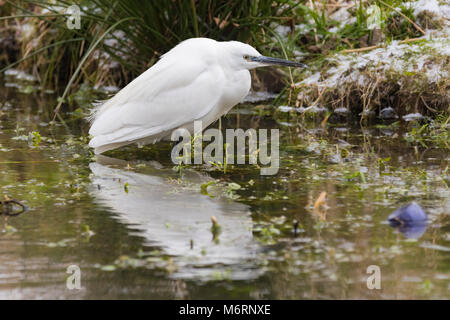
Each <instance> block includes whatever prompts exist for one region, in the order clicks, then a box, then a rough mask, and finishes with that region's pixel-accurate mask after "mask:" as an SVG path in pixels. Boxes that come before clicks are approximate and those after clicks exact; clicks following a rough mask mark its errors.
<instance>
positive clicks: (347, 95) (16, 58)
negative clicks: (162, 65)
mask: <svg viewBox="0 0 450 320" xmlns="http://www.w3.org/2000/svg"><path fill="white" fill-rule="evenodd" d="M72 4H73V2H72V1H64V0H63V1H56V2H55V1H47V0H46V1H36V0H22V1H14V2H13V1H9V0H7V1H5V2H4V3H3V4H2V5H1V6H0V10H1V14H2V18H1V19H2V20H0V21H1V23H2V28H1V29H0V36H1V41H0V45H1V46H2V48H3V49H4V50H3V52H4V54H3V55H1V56H0V63H1V68H4V69H3V71H5V68H11V67H12V68H17V69H20V70H24V71H26V72H27V73H28V74H30V75H31V76H33V77H34V78H36V79H37V80H38V81H39V83H40V87H41V89H49V88H51V89H55V90H57V91H58V92H60V95H61V100H60V101H61V103H62V102H64V104H62V106H63V107H64V108H70V109H72V110H74V109H76V108H79V107H80V106H81V107H82V108H86V109H87V108H89V103H83V101H84V102H89V101H90V99H84V100H83V99H82V98H80V97H82V96H86V95H88V96H89V95H90V94H91V93H92V88H95V89H98V90H100V91H103V92H108V93H110V92H114V91H115V90H117V88H119V87H122V86H124V85H125V84H126V83H128V82H129V81H130V80H131V79H132V78H134V77H135V76H137V75H138V74H140V73H141V72H143V71H144V70H146V69H147V68H148V67H150V66H151V65H152V64H154V63H155V62H156V61H157V60H158V58H159V56H160V55H161V54H163V53H164V52H166V51H167V50H169V49H170V48H171V47H173V46H174V45H175V44H177V43H178V42H180V41H182V40H184V39H187V38H190V37H196V36H202V37H210V38H214V39H217V40H231V39H236V40H240V41H243V42H247V43H249V44H251V45H253V46H255V47H256V48H258V50H259V51H260V52H261V53H263V54H266V55H271V56H275V57H283V58H289V59H296V60H300V61H303V62H305V63H307V64H308V66H309V67H310V68H309V70H272V69H270V70H269V69H268V70H262V71H260V72H258V73H257V74H254V79H255V81H254V87H255V90H264V89H266V90H267V89H268V90H270V91H282V92H283V93H284V94H283V96H282V99H283V100H284V103H285V104H288V105H290V106H294V107H295V108H294V110H295V111H298V112H314V111H317V110H319V111H321V110H322V111H323V110H325V111H336V112H337V113H339V112H341V113H346V112H350V113H353V114H360V115H361V117H362V118H364V117H367V116H370V115H371V114H376V115H379V116H380V115H382V113H386V112H387V111H383V110H384V109H386V108H391V109H393V110H394V114H393V115H392V116H393V117H399V116H402V115H405V114H409V113H421V114H429V115H435V114H438V113H442V112H447V113H448V112H449V110H448V106H449V102H450V97H449V94H448V91H449V90H448V86H449V81H448V72H449V70H448V65H449V52H448V49H447V48H448V46H449V43H448V40H447V38H448V14H449V12H450V10H449V8H450V6H449V5H448V1H447V2H446V1H441V2H439V1H436V0H430V1H423V0H420V1H412V2H405V1H400V0H386V1H381V0H377V1H375V0H370V1H362V0H361V1H358V0H352V1H344V0H329V1H312V0H304V1H269V0H261V1H251V2H250V1H249V2H246V1H202V0H198V1H195V0H192V1H178V2H174V1H162V2H143V1H137V0H119V1H115V2H111V1H106V0H89V1H80V2H78V5H79V7H80V9H81V25H80V26H81V28H80V29H78V30H77V29H72V30H71V29H69V28H67V25H66V21H67V14H66V13H67V8H68V7H69V6H71V5H72ZM11 74H13V73H11ZM16 74H19V73H16ZM278 101H280V100H278Z"/></svg>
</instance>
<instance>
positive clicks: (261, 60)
mask: <svg viewBox="0 0 450 320" xmlns="http://www.w3.org/2000/svg"><path fill="white" fill-rule="evenodd" d="M222 44H223V45H224V46H225V47H226V52H227V54H228V55H229V59H227V60H228V63H229V64H230V65H232V66H233V67H235V68H236V69H247V70H250V69H255V68H258V67H267V66H285V67H296V68H297V67H302V68H305V67H306V65H304V64H303V63H299V62H294V61H289V60H284V59H279V58H271V57H265V56H263V55H261V54H260V53H259V52H258V51H257V50H256V49H255V48H253V47H252V46H250V45H248V44H245V43H242V42H239V41H228V42H222Z"/></svg>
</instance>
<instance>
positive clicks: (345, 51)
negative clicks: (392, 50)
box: [341, 37, 425, 53]
mask: <svg viewBox="0 0 450 320" xmlns="http://www.w3.org/2000/svg"><path fill="white" fill-rule="evenodd" d="M422 40H425V39H424V38H422V37H420V38H411V39H405V40H401V41H399V43H400V44H404V43H410V42H416V41H422ZM383 46H384V44H378V45H375V46H370V47H364V48H357V49H345V50H342V51H341V53H352V52H364V51H370V50H373V49H377V48H381V47H383Z"/></svg>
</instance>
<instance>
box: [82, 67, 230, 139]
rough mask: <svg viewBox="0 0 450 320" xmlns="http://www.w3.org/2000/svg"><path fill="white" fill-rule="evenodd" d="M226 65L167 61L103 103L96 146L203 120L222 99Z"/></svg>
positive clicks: (93, 131) (94, 132) (95, 130)
mask: <svg viewBox="0 0 450 320" xmlns="http://www.w3.org/2000/svg"><path fill="white" fill-rule="evenodd" d="M224 81H225V77H224V75H223V72H222V70H221V68H220V67H218V66H214V65H213V66H211V65H207V64H205V63H198V62H197V63H189V62H187V63H186V62H182V61H170V59H169V60H166V61H165V60H164V59H163V60H161V61H160V62H158V63H157V64H156V65H155V66H154V67H152V68H150V69H149V70H147V71H146V72H144V73H143V74H142V75H140V76H139V77H138V78H136V79H135V80H133V81H132V82H131V83H130V84H129V85H128V86H126V87H125V88H123V89H122V90H121V91H120V92H119V93H118V94H117V95H116V96H114V97H113V98H111V99H110V100H108V101H107V102H106V103H105V104H103V105H102V106H100V107H99V109H98V112H97V115H96V116H95V120H94V122H93V124H92V127H91V129H90V131H89V133H90V134H91V135H93V136H94V139H93V140H91V146H93V147H97V146H100V145H105V144H111V143H118V142H119V143H120V142H124V141H134V140H137V139H141V138H144V137H148V136H152V135H156V134H159V133H161V132H164V131H168V130H171V129H175V128H177V127H179V126H181V125H183V124H186V123H190V122H193V121H194V120H196V119H200V118H201V117H203V116H204V115H206V114H207V113H208V112H210V111H211V110H213V109H214V107H215V106H216V105H217V104H218V102H219V100H220V99H221V97H222V94H223V92H222V90H223V87H224V85H223V84H224Z"/></svg>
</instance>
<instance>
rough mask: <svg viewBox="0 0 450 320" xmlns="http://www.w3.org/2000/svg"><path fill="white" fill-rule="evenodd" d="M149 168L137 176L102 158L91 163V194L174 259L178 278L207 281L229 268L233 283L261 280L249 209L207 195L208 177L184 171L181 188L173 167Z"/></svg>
mask: <svg viewBox="0 0 450 320" xmlns="http://www.w3.org/2000/svg"><path fill="white" fill-rule="evenodd" d="M146 164H147V166H146V173H145V174H144V173H136V172H134V171H132V170H128V169H126V166H127V162H125V161H122V160H117V159H111V158H107V157H104V156H99V157H98V158H97V162H95V163H91V164H90V169H91V171H92V173H93V175H92V177H91V181H92V186H91V188H90V193H91V194H92V195H93V196H94V197H95V199H96V200H97V201H98V202H99V203H100V204H102V205H104V206H107V207H109V208H111V209H113V211H114V212H116V213H117V214H118V215H119V219H120V221H121V222H123V223H126V224H129V225H130V228H132V229H134V230H136V229H137V230H138V231H139V235H141V236H143V237H145V239H146V244H147V245H150V246H155V247H157V248H159V249H161V250H163V252H164V253H165V254H167V255H170V256H174V257H175V258H176V262H177V266H178V271H177V272H175V273H174V274H173V276H174V277H183V278H186V277H187V278H191V277H197V278H198V277H199V278H202V277H205V276H206V277H207V276H210V275H211V274H212V272H214V271H217V270H223V269H226V270H227V271H228V272H229V273H228V276H229V277H230V278H232V279H248V278H254V277H255V276H257V272H256V271H255V269H254V267H256V266H255V257H256V252H257V250H258V245H257V243H255V241H254V240H253V237H252V219H251V217H250V212H249V209H248V207H247V206H245V205H243V204H240V203H236V202H234V201H232V200H230V199H226V198H224V197H220V196H218V197H215V198H211V197H209V196H205V195H202V194H201V193H200V185H201V184H202V183H205V182H208V181H210V180H211V178H210V177H208V176H207V175H205V174H201V173H199V172H196V171H192V170H184V175H183V182H182V183H179V182H177V180H176V179H174V180H171V178H176V177H177V173H176V172H174V171H173V170H172V169H171V168H168V169H165V168H162V166H161V165H159V164H158V163H155V162H147V163H146ZM125 184H127V187H126V188H125V187H124V186H125ZM212 216H215V217H216V219H217V221H218V222H219V224H220V226H221V233H220V235H219V236H218V242H217V241H214V240H213V235H212V232H211V217H212ZM191 244H193V245H192V246H191ZM114 258H115V257H111V259H112V260H113V259H114Z"/></svg>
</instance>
